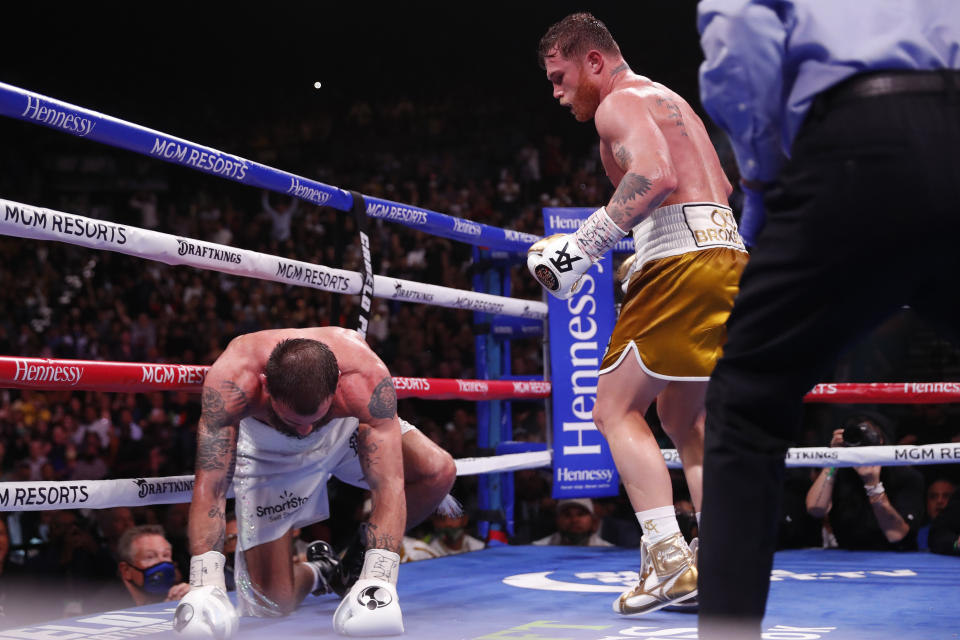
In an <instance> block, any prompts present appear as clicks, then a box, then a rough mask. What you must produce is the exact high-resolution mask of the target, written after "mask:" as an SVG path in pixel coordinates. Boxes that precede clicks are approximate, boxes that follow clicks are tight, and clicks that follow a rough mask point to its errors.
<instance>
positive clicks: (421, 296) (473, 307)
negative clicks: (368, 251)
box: [0, 198, 547, 319]
mask: <svg viewBox="0 0 960 640" xmlns="http://www.w3.org/2000/svg"><path fill="white" fill-rule="evenodd" d="M0 209H2V211H3V215H2V216H0V233H2V234H4V235H8V236H15V237H18V238H31V239H34V240H52V241H55V242H64V243H67V244H73V245H78V246H81V247H87V248H88V249H99V250H103V251H114V252H116V253H124V254H127V255H131V256H136V257H138V258H144V259H147V260H154V261H156V262H163V263H164V264H170V265H188V266H191V267H194V268H197V269H205V270H208V271H219V272H221V273H228V274H231V275H236V276H244V277H247V278H259V279H261V280H271V281H273V282H280V283H283V284H290V285H299V286H304V287H312V288H314V289H320V290H321V291H329V292H332V293H340V294H354V295H355V294H359V293H361V291H362V289H363V276H362V275H361V274H359V273H356V272H354V271H344V270H343V269H334V268H332V267H325V266H322V265H315V264H310V263H309V262H301V261H299V260H290V259H287V258H280V257H278V256H272V255H269V254H266V253H259V252H257V251H249V250H247V249H237V248H236V247H231V246H227V245H222V244H216V243H213V242H205V241H203V240H194V239H191V238H180V237H178V236H173V235H170V234H167V233H160V232H158V231H151V230H149V229H139V228H137V227H131V226H129V225H121V224H116V223H113V222H106V221H103V220H96V219H93V218H86V217H84V216H79V215H76V214H72V213H64V212H62V211H54V210H53V209H43V208H40V207H34V206H32V205H26V204H21V203H19V202H12V201H10V200H4V199H2V198H0ZM373 286H374V294H373V295H374V296H375V297H378V298H388V299H391V300H402V301H405V302H420V303H426V304H432V305H436V306H440V307H450V308H453V309H467V310H469V311H481V312H484V313H499V314H504V315H508V316H518V317H521V318H539V319H542V318H546V317H547V305H546V303H544V302H541V301H538V300H515V299H513V298H506V297H503V296H495V295H490V294H486V293H477V292H475V291H465V290H462V289H453V288H450V287H441V286H438V285H431V284H424V283H422V282H412V281H410V280H400V279H398V278H388V277H385V276H374V279H373Z"/></svg>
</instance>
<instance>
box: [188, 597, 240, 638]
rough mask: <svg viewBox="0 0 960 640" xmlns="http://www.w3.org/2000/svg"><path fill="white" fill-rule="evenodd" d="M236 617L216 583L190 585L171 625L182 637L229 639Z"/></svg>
mask: <svg viewBox="0 0 960 640" xmlns="http://www.w3.org/2000/svg"><path fill="white" fill-rule="evenodd" d="M238 626H239V617H238V616H237V610H236V609H234V608H233V604H232V603H231V602H230V599H229V598H227V594H226V593H225V592H224V591H223V589H221V588H220V587H215V586H213V585H207V586H204V587H194V588H193V589H191V590H190V592H189V593H187V594H186V595H185V596H184V597H183V599H182V600H181V601H180V604H178V605H177V610H176V612H175V613H174V614H173V629H174V631H176V632H177V633H178V634H180V635H181V636H184V637H186V638H203V639H207V638H215V639H216V640H229V638H232V637H233V636H234V635H236V633H237V627H238Z"/></svg>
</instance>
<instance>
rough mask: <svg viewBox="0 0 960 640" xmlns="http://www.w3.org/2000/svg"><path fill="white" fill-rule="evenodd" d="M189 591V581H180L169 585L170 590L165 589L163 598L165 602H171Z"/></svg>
mask: <svg viewBox="0 0 960 640" xmlns="http://www.w3.org/2000/svg"><path fill="white" fill-rule="evenodd" d="M189 591H190V583H189V582H181V583H180V584H175V585H173V586H172V587H170V591H167V597H166V598H164V601H165V602H172V601H174V600H179V599H180V598H182V597H183V596H185V595H187V592H189Z"/></svg>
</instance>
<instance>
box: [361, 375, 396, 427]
mask: <svg viewBox="0 0 960 640" xmlns="http://www.w3.org/2000/svg"><path fill="white" fill-rule="evenodd" d="M367 410H368V411H370V415H371V416H373V417H374V418H392V417H393V416H395V415H397V390H396V389H394V388H393V380H391V379H390V377H389V376H387V377H386V378H384V379H383V380H381V381H380V384H378V385H377V386H376V388H374V390H373V395H372V396H371V397H370V404H368V405H367Z"/></svg>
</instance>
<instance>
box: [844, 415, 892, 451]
mask: <svg viewBox="0 0 960 640" xmlns="http://www.w3.org/2000/svg"><path fill="white" fill-rule="evenodd" d="M885 440H886V438H884V437H883V432H882V431H880V428H879V427H877V426H876V425H875V424H872V423H871V422H869V421H868V420H862V419H861V420H853V421H851V422H849V423H848V424H847V426H845V427H844V428H843V446H845V447H876V446H879V445H882V444H883V443H884V442H885Z"/></svg>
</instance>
